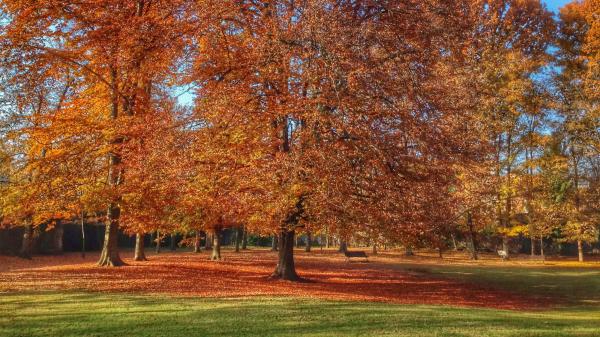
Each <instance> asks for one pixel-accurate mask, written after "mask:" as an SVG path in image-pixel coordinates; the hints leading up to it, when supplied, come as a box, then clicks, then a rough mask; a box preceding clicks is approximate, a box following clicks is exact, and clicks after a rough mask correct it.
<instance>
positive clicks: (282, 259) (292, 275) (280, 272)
mask: <svg viewBox="0 0 600 337" xmlns="http://www.w3.org/2000/svg"><path fill="white" fill-rule="evenodd" d="M278 253H279V254H278V255H279V256H278V262H277V266H276V267H275V271H274V272H273V274H272V275H271V277H273V278H278V279H282V280H288V281H297V280H299V279H300V277H298V274H297V273H296V267H295V265H294V230H293V229H292V230H289V229H287V228H282V229H281V232H280V233H279V251H278Z"/></svg>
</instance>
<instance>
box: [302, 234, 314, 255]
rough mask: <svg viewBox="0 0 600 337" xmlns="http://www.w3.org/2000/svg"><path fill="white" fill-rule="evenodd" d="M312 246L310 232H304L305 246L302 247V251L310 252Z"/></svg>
mask: <svg viewBox="0 0 600 337" xmlns="http://www.w3.org/2000/svg"><path fill="white" fill-rule="evenodd" d="M311 248H312V233H311V232H306V247H304V251H306V252H310V250H311Z"/></svg>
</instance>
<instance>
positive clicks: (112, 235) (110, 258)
mask: <svg viewBox="0 0 600 337" xmlns="http://www.w3.org/2000/svg"><path fill="white" fill-rule="evenodd" d="M120 212H121V210H120V209H119V207H117V206H116V205H115V204H112V205H111V206H110V207H109V208H108V221H107V222H106V229H105V230H104V243H103V245H102V253H101V254H100V260H98V265H99V266H103V267H118V266H122V265H124V264H125V263H124V262H123V260H121V257H120V256H119V247H118V245H117V244H118V239H119V215H120Z"/></svg>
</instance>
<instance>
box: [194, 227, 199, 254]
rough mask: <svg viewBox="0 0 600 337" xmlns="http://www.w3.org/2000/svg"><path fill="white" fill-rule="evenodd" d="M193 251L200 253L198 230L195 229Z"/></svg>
mask: <svg viewBox="0 0 600 337" xmlns="http://www.w3.org/2000/svg"><path fill="white" fill-rule="evenodd" d="M194 253H200V231H196V236H195V237H194Z"/></svg>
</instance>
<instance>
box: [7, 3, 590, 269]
mask: <svg viewBox="0 0 600 337" xmlns="http://www.w3.org/2000/svg"><path fill="white" fill-rule="evenodd" d="M181 97H186V99H181ZM88 218H94V219H98V220H100V221H103V222H104V223H105V225H106V232H105V237H104V241H103V242H104V243H103V249H102V254H101V257H100V260H99V261H98V264H99V265H101V266H119V265H122V264H123V261H122V260H121V258H120V255H119V250H118V247H117V236H118V235H119V231H122V232H125V233H127V234H129V235H132V236H133V235H135V236H137V240H136V243H137V247H136V260H145V255H144V247H143V242H144V236H145V235H149V234H150V233H154V238H156V240H158V241H160V240H161V238H164V237H165V236H168V235H169V234H170V233H174V232H177V233H195V234H193V235H192V236H195V239H193V241H194V240H195V241H196V242H195V246H196V247H195V248H196V250H198V249H199V233H200V232H201V231H202V232H207V233H209V236H210V237H212V240H213V242H212V249H213V254H212V259H214V260H219V259H220V258H221V256H220V244H221V241H220V238H221V236H222V232H223V230H224V229H226V228H234V229H236V236H237V240H238V241H237V242H238V246H237V247H238V249H239V245H240V243H241V242H242V238H243V237H245V235H246V233H247V232H251V233H257V234H261V235H265V236H270V235H275V236H276V238H277V245H278V246H277V247H275V248H277V251H278V256H279V259H278V263H277V266H276V267H275V270H274V273H273V277H275V278H281V279H286V280H296V279H298V278H299V276H298V275H297V273H296V270H295V267H294V257H293V253H294V250H293V248H294V242H295V236H296V235H297V234H298V233H299V232H302V233H306V234H307V235H308V236H309V237H310V236H311V235H312V236H316V235H336V236H337V237H338V238H339V239H340V240H341V241H342V244H345V243H346V242H347V241H349V240H350V239H354V240H359V241H361V242H364V243H365V244H371V245H374V246H375V247H377V245H380V246H382V245H384V244H385V245H403V246H405V247H419V246H428V247H434V248H438V249H440V251H441V250H442V249H444V248H445V247H446V245H448V242H450V240H454V238H455V236H457V235H460V236H462V237H464V238H465V239H466V240H467V241H468V243H469V245H468V246H469V249H470V251H471V256H472V257H473V258H477V250H478V241H479V240H478V238H480V237H482V236H483V235H484V233H485V235H491V236H492V237H494V238H496V239H498V245H499V247H502V248H499V249H502V250H504V251H506V252H507V253H508V252H510V250H511V247H510V238H511V237H515V236H519V235H520V236H526V237H528V238H530V239H531V243H532V252H533V253H535V247H536V246H538V247H540V249H541V253H542V254H543V247H544V240H545V239H546V238H548V237H550V236H553V237H555V238H558V239H559V240H563V241H565V242H573V243H576V244H577V246H578V250H579V259H580V260H583V258H584V255H583V252H584V246H585V245H586V244H591V243H593V242H595V241H597V240H598V238H599V226H600V1H598V0H581V1H573V2H572V3H570V4H569V5H567V6H565V7H564V8H563V9H562V10H561V12H560V14H559V15H558V16H553V15H552V13H551V12H550V11H548V10H547V9H546V8H545V6H544V5H543V4H541V3H540V1H539V0H418V1H417V0H391V1H375V0H168V1H167V0H102V1H98V0H84V1H65V0H45V1H30V0H28V1H24V0H1V1H0V220H1V223H2V226H7V227H23V228H24V231H23V233H24V234H23V238H22V244H21V255H22V256H24V257H27V256H29V255H30V254H31V250H30V248H31V240H32V236H33V233H34V230H35V228H36V227H38V226H40V225H41V224H45V225H48V226H49V227H54V226H59V225H60V223H61V221H76V220H77V219H80V220H81V221H82V222H83V221H84V219H88ZM237 229H239V230H237ZM207 237H208V236H207ZM243 244H245V241H244V243H243ZM307 249H310V248H307Z"/></svg>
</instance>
